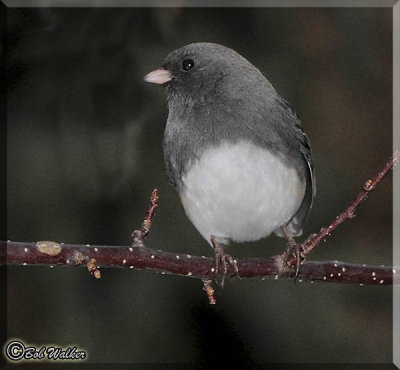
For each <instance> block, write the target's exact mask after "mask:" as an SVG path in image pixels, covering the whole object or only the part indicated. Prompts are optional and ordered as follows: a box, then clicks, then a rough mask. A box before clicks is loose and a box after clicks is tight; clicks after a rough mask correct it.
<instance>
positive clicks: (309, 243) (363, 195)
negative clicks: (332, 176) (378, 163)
mask: <svg viewBox="0 0 400 370" xmlns="http://www.w3.org/2000/svg"><path fill="white" fill-rule="evenodd" d="M399 158H400V150H396V151H395V152H394V154H393V156H392V157H391V158H390V159H389V161H388V162H387V163H386V164H385V166H384V167H383V168H382V170H381V171H380V172H379V173H378V174H377V175H376V176H375V177H374V178H373V179H372V180H367V181H366V182H365V184H364V187H363V190H362V191H361V192H360V193H358V194H357V196H356V197H355V199H354V200H353V201H352V202H351V203H350V205H349V206H348V207H347V208H346V209H345V210H344V211H343V212H342V213H341V214H340V215H339V216H337V217H336V219H335V220H334V221H333V222H332V223H331V224H330V225H329V226H327V227H323V228H321V230H320V231H319V233H318V234H315V235H313V236H312V237H311V238H310V237H308V238H307V239H306V240H305V242H304V243H303V244H301V246H300V248H301V253H302V254H303V255H304V257H305V256H307V255H308V254H310V253H311V251H312V250H313V249H314V248H315V247H316V246H317V245H318V244H320V243H321V242H322V241H323V240H326V238H327V237H329V236H330V235H331V234H332V233H333V232H334V231H335V230H336V229H337V228H338V227H339V225H341V224H342V223H343V222H345V221H346V220H348V219H351V218H354V217H355V210H356V208H357V207H358V206H359V204H360V203H361V202H363V201H364V200H365V199H367V197H368V194H369V193H371V192H372V191H373V190H374V189H375V188H376V187H377V185H378V184H379V183H380V182H381V181H382V180H383V178H384V177H385V176H386V175H387V174H388V173H389V172H390V170H391V169H392V168H393V166H394V165H396V164H397V162H398V161H399ZM296 263H297V258H296V255H294V254H293V255H291V256H289V258H287V264H288V265H289V266H295V265H296Z"/></svg>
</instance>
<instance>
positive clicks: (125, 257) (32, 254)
mask: <svg viewBox="0 0 400 370" xmlns="http://www.w3.org/2000/svg"><path fill="white" fill-rule="evenodd" d="M41 243H43V242H38V243H23V242H12V241H8V242H2V244H1V246H0V254H1V255H4V254H5V253H6V249H7V264H8V265H23V266H26V265H42V266H43V265H44V266H50V267H54V266H65V265H69V266H86V265H87V263H90V262H91V260H92V259H93V258H95V260H96V263H97V267H125V268H137V269H142V268H146V269H150V270H154V271H157V272H160V273H164V274H174V275H181V276H187V277H192V278H197V279H202V280H213V279H215V260H214V258H213V257H212V258H207V257H203V256H201V257H200V256H192V255H189V254H177V253H170V252H163V251H159V250H154V249H150V248H146V247H127V246H104V245H74V244H60V252H59V253H58V254H57V255H51V254H48V253H44V252H42V251H40V245H41ZM237 265H238V268H239V271H240V278H273V279H278V278H279V279H281V278H286V279H292V278H293V277H294V274H295V272H294V271H284V270H283V268H282V259H281V256H280V255H277V256H273V257H269V258H239V259H237ZM226 277H227V278H236V277H237V275H236V272H235V271H234V269H233V268H229V269H228V272H227V276H226ZM393 277H394V279H393ZM298 279H299V280H307V281H325V282H335V283H359V284H373V285H379V284H382V285H391V284H393V283H395V284H399V283H400V268H397V269H393V268H392V267H390V266H376V265H357V264H351V263H346V262H339V261H306V262H304V263H303V265H302V266H301V269H300V272H299V275H298Z"/></svg>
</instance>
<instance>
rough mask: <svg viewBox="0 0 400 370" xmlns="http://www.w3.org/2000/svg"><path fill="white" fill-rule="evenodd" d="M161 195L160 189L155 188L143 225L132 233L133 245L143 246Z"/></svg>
mask: <svg viewBox="0 0 400 370" xmlns="http://www.w3.org/2000/svg"><path fill="white" fill-rule="evenodd" d="M158 203H159V197H158V190H157V189H154V190H153V192H152V193H151V196H150V204H149V205H148V207H147V210H146V215H145V216H144V220H143V223H142V226H141V228H140V229H139V230H135V231H134V232H133V233H132V245H133V246H136V247H138V246H143V242H144V240H145V239H146V237H147V235H148V233H149V232H150V228H151V224H152V223H153V218H154V215H155V213H156V209H157V207H158Z"/></svg>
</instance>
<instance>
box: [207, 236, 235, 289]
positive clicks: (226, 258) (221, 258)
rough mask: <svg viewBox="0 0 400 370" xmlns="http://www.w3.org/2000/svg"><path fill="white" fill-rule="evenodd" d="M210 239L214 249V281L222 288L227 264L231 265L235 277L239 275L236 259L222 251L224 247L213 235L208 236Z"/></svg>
mask: <svg viewBox="0 0 400 370" xmlns="http://www.w3.org/2000/svg"><path fill="white" fill-rule="evenodd" d="M210 240H211V244H212V246H213V247H214V251H215V275H216V279H215V281H216V283H217V284H218V285H220V286H221V288H223V287H224V284H225V277H226V274H227V272H228V265H230V266H231V267H233V269H234V270H235V272H236V275H237V277H239V268H238V266H237V262H236V260H235V259H233V257H232V256H231V255H229V254H227V253H225V252H224V249H223V248H222V247H221V246H220V245H219V244H218V243H217V241H216V240H215V238H214V237H213V236H212V237H211V238H210ZM221 265H222V268H223V273H222V274H219V272H220V267H221Z"/></svg>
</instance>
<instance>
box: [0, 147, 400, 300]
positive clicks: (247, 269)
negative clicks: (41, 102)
mask: <svg viewBox="0 0 400 370" xmlns="http://www.w3.org/2000/svg"><path fill="white" fill-rule="evenodd" d="M399 157H400V151H396V152H395V153H394V156H393V158H392V159H391V160H390V161H389V162H388V163H387V164H386V165H385V167H384V168H383V170H382V171H381V172H380V173H379V174H378V175H377V176H376V177H375V178H374V179H373V180H369V181H367V183H366V184H365V187H364V190H363V191H362V192H361V193H359V194H358V195H357V197H356V198H355V200H354V201H353V202H352V203H351V204H350V206H349V207H347V208H346V210H345V211H344V212H343V213H342V214H341V215H339V216H338V217H337V218H336V219H335V221H333V222H332V224H331V225H329V226H328V227H327V228H322V229H321V231H320V232H319V234H317V235H316V236H313V237H311V238H310V237H309V238H308V239H307V240H306V241H305V242H304V244H303V248H304V250H303V253H304V254H308V253H309V252H310V251H311V250H312V249H313V248H314V247H315V246H316V245H318V243H320V242H321V241H322V240H323V239H324V238H326V237H327V236H329V235H330V234H331V233H332V232H333V231H334V230H335V229H336V228H337V227H338V226H339V225H340V224H342V223H343V222H344V221H345V220H347V219H349V218H351V217H352V216H353V215H354V211H355V209H356V207H357V206H358V205H359V204H360V203H361V202H362V201H363V200H365V198H366V196H367V194H368V193H369V192H371V191H372V190H373V189H375V187H376V186H377V185H378V184H379V183H380V181H381V180H382V179H383V178H384V176H385V175H386V174H387V173H388V172H389V171H390V169H391V168H393V165H394V164H395V163H396V162H397V161H398V160H399ZM157 206H158V195H157V190H154V191H153V193H152V196H151V199H150V205H149V207H148V209H147V212H146V216H145V219H144V221H143V224H142V227H141V229H139V230H136V231H134V232H133V234H132V236H133V239H134V243H133V245H132V246H131V247H127V246H96V245H68V244H58V243H54V242H48V241H40V242H37V243H23V242H12V241H8V242H0V264H7V265H47V266H51V267H53V266H56V265H64V266H65V265H70V266H87V268H88V270H89V271H90V272H91V273H92V274H93V275H96V274H97V275H98V277H100V271H99V270H98V268H99V267H100V266H101V267H129V268H139V269H140V268H147V269H151V270H154V271H157V272H161V273H168V274H176V275H182V276H187V277H193V278H197V279H201V280H202V281H203V283H204V289H205V290H206V292H207V295H208V298H209V301H210V303H214V302H215V299H214V295H213V290H212V287H211V285H210V284H211V283H210V281H211V280H214V279H215V278H216V276H215V260H214V258H206V257H198V256H191V255H188V254H176V253H168V252H162V251H156V250H152V249H149V248H146V247H144V243H143V241H144V239H145V238H146V236H147V235H148V233H149V230H150V226H151V223H152V220H153V218H154V213H155V210H156V208H157ZM138 246H140V247H138ZM236 263H237V267H238V269H239V275H240V278H262V279H263V278H274V279H278V278H290V279H292V278H293V277H294V276H295V274H296V271H293V270H289V271H286V270H285V269H284V266H283V261H282V256H280V255H277V256H273V257H269V258H241V259H237V260H236ZM227 267H228V271H227V274H226V277H227V278H237V272H236V271H235V269H234V268H232V267H231V266H227ZM399 275H400V268H399V267H396V268H393V267H389V266H382V265H381V266H376V265H356V264H350V263H345V262H338V261H313V262H310V261H306V262H304V263H303V264H302V266H301V269H300V271H299V273H298V276H297V279H298V281H299V282H301V281H303V280H307V281H325V282H336V283H353V284H354V283H357V284H360V285H363V284H373V285H374V284H375V285H391V284H400V277H399Z"/></svg>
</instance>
